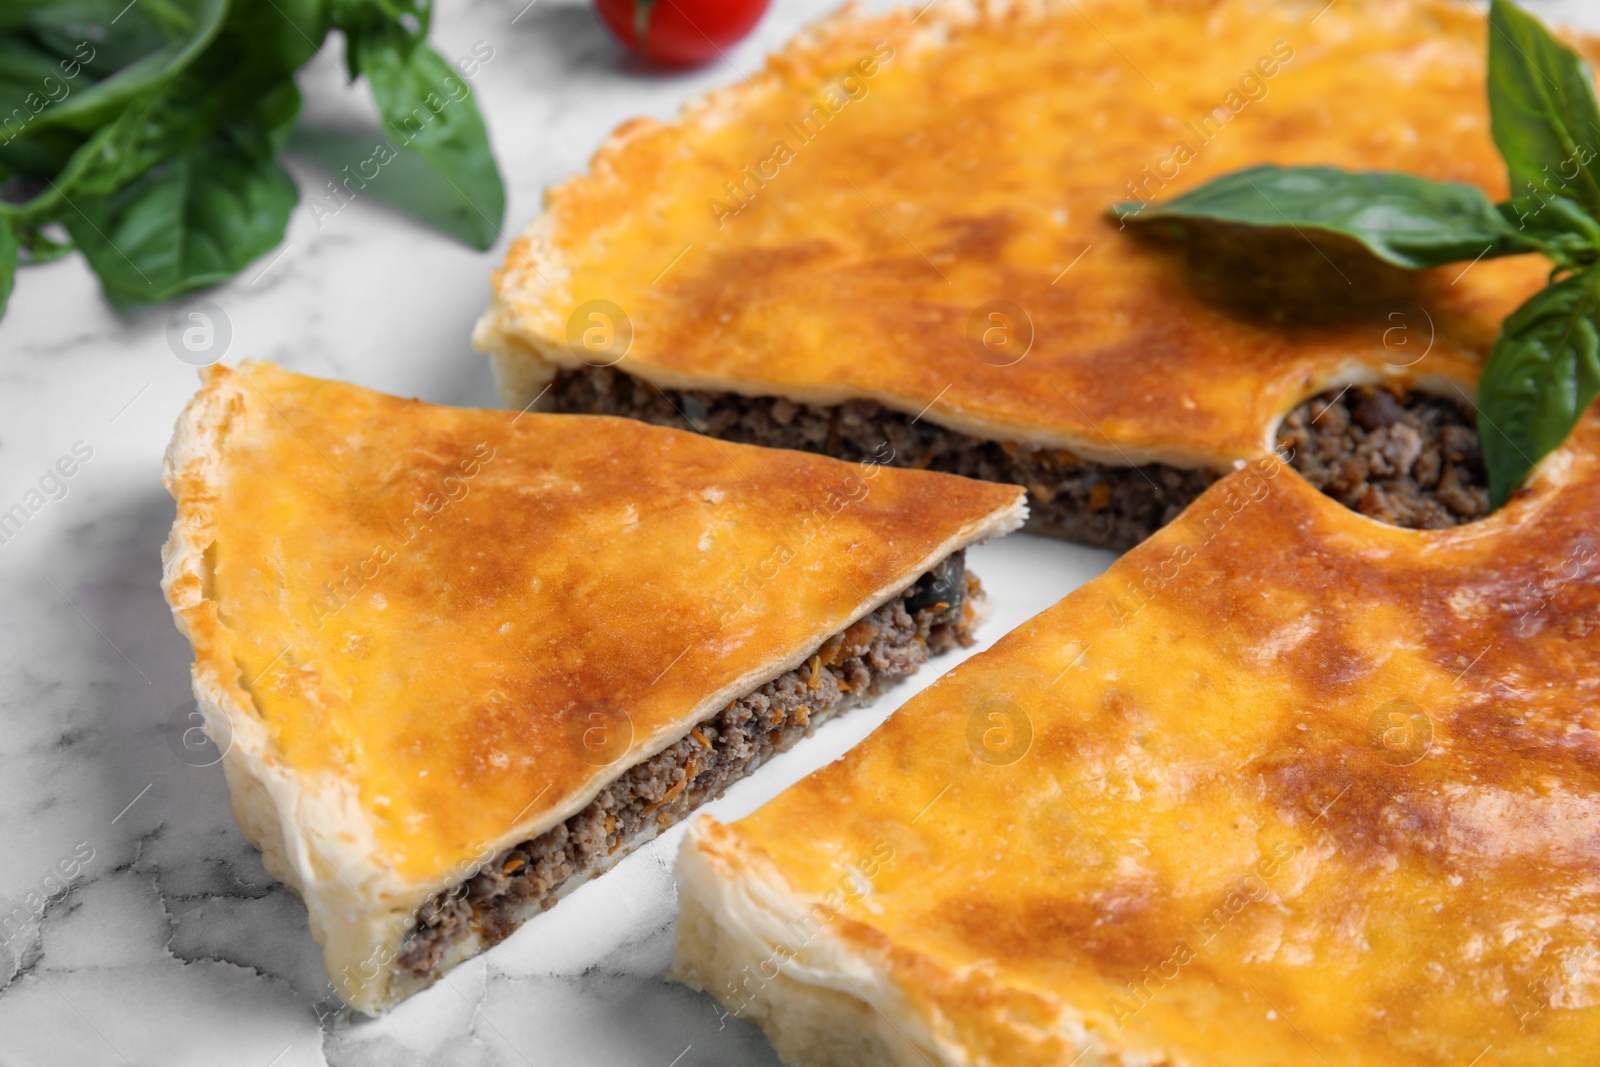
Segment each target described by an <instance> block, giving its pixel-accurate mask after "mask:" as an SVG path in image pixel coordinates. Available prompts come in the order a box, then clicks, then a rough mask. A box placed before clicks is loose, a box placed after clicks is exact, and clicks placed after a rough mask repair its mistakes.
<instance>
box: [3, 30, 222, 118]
mask: <svg viewBox="0 0 1600 1067" xmlns="http://www.w3.org/2000/svg"><path fill="white" fill-rule="evenodd" d="M242 6H244V7H249V6H251V5H250V4H249V3H248V0H246V2H244V3H243V4H242ZM227 15H228V0H165V2H163V3H160V4H153V5H152V4H144V3H141V4H136V5H134V6H133V7H132V8H131V9H127V5H126V4H122V5H119V4H117V3H115V2H112V3H62V4H52V5H50V6H49V7H48V8H46V9H45V11H43V12H41V13H40V14H38V15H35V16H34V18H33V19H32V20H31V23H32V28H33V29H34V30H35V31H36V33H37V34H38V36H39V37H40V38H42V39H43V40H44V41H45V43H46V45H47V46H50V47H51V50H52V51H54V52H55V53H56V54H57V55H58V56H59V57H60V62H61V63H63V64H71V65H72V66H71V67H67V68H64V69H79V71H80V73H79V75H78V77H82V76H83V74H82V67H83V65H84V64H90V65H91V70H92V69H93V68H94V67H100V68H101V69H104V67H105V66H107V65H108V64H109V65H112V68H113V70H114V71H115V73H113V74H112V75H111V76H110V77H107V78H105V79H104V80H102V81H98V82H95V83H94V84H91V85H86V86H84V87H83V88H81V89H79V90H77V91H75V92H73V93H71V94H70V95H69V96H67V97H65V98H63V99H62V100H61V101H60V102H59V103H55V104H52V105H51V106H50V107H48V108H46V109H45V110H44V111H42V112H41V113H40V114H39V122H40V123H41V124H43V125H47V126H64V127H67V128H69V129H72V130H75V131H77V132H79V133H90V132H92V131H93V130H95V129H97V128H98V127H99V126H101V125H102V124H103V123H106V122H109V121H111V120H112V119H114V118H115V117H116V116H117V115H118V114H120V113H121V111H122V109H123V108H124V107H126V106H128V105H129V104H130V103H132V102H135V101H138V100H140V99H142V98H143V97H145V96H146V95H147V94H149V93H151V92H154V91H156V90H157V89H159V88H160V87H161V86H162V85H164V84H166V83H167V82H168V81H169V80H171V79H172V78H173V77H175V76H176V75H177V74H178V73H179V72H180V71H182V70H184V69H185V68H187V67H188V66H189V65H190V64H191V63H192V62H194V60H195V59H196V58H198V57H199V56H200V55H201V54H202V53H203V52H204V51H205V50H206V48H207V47H208V46H209V45H210V44H211V42H212V41H214V40H215V39H216V37H217V34H218V33H220V32H221V31H222V28H223V24H224V23H225V21H226V20H227ZM74 80H76V79H74Z"/></svg>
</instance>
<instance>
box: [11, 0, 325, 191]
mask: <svg viewBox="0 0 1600 1067" xmlns="http://www.w3.org/2000/svg"><path fill="white" fill-rule="evenodd" d="M325 35H326V25H325V23H324V16H323V12H322V8H321V4H320V3H319V2H318V0H274V2H273V3H272V4H269V5H263V6H256V5H244V6H243V7H241V8H239V9H238V10H236V11H235V12H234V13H233V14H232V15H230V16H229V19H228V24H227V26H226V28H225V29H224V31H223V32H222V33H221V34H220V35H219V36H218V37H217V39H216V41H215V42H214V43H213V44H212V46H211V47H210V48H209V49H207V50H206V53H205V54H204V55H203V56H201V57H200V58H199V59H198V60H196V61H195V62H194V63H193V64H192V65H190V66H189V68H188V69H186V70H184V71H182V72H180V73H179V74H178V75H177V76H176V77H174V78H173V79H171V80H170V81H169V82H168V83H167V84H166V85H165V86H163V87H161V88H160V89H158V90H156V91H155V92H153V93H150V94H147V95H146V96H145V97H143V98H142V99H140V100H137V101H135V102H133V103H132V104H130V105H129V106H128V107H127V108H126V109H125V110H124V111H123V112H122V113H121V114H120V115H118V116H117V117H116V118H115V119H114V120H113V121H111V122H110V123H108V124H107V125H105V126H103V127H101V128H100V129H99V130H98V131H96V132H95V134H94V136H93V137H91V138H90V139H89V141H88V142H87V143H85V144H84V145H83V146H82V147H81V148H79V149H78V151H77V152H76V153H74V155H73V156H72V158H71V160H70V161H69V162H68V163H67V164H66V165H65V166H64V167H63V168H61V170H60V173H58V174H57V175H56V177H55V179H54V185H53V186H52V188H50V189H49V190H47V191H46V193H45V194H44V195H42V196H41V197H40V198H39V199H38V200H37V201H36V202H33V203H30V204H29V205H27V208H26V209H25V210H26V213H27V215H28V217H30V218H44V217H49V216H52V215H54V214H57V213H59V211H60V206H59V200H60V198H61V197H62V196H64V195H69V194H70V195H72V196H74V197H80V196H82V197H91V198H93V197H103V196H108V195H110V194H111V193H113V192H115V191H116V190H117V189H120V188H121V187H122V186H124V185H126V184H127V183H128V182H130V181H132V180H133V179H135V178H137V177H138V176H139V175H141V174H143V173H145V172H146V171H148V170H149V169H150V168H151V167H154V166H155V165H156V164H157V163H160V162H161V161H162V160H164V159H167V158H168V157H170V156H173V155H176V154H177V153H179V152H182V151H183V150H185V149H187V148H188V147H189V146H191V145H193V144H197V143H199V142H200V141H202V140H204V139H205V138H207V137H209V136H210V135H211V134H212V133H214V132H215V131H216V130H218V129H220V128H222V127H223V126H225V125H229V124H238V126H239V128H241V129H266V130H273V131H276V133H275V138H276V139H275V141H274V145H273V147H272V152H274V153H275V152H277V151H278V150H279V149H281V148H282V147H283V145H284V143H285V142H286V141H287V139H288V134H289V129H288V128H287V126H285V125H284V123H283V121H282V116H283V115H285V114H286V115H287V122H288V126H292V125H293V121H294V117H295V116H296V115H298V113H299V108H300V95H299V91H298V90H297V89H296V88H295V87H294V85H293V83H292V81H291V80H290V79H291V76H292V75H293V74H294V72H295V70H297V69H298V68H299V67H300V66H301V65H302V64H303V63H305V62H306V61H307V60H309V59H310V58H311V56H312V55H313V54H314V53H315V51H316V48H317V47H318V44H319V42H320V41H321V40H322V37H323V36H325ZM243 116H250V117H252V118H253V120H254V121H251V122H245V123H240V122H239V120H240V118H241V117H243ZM275 116H276V117H275Z"/></svg>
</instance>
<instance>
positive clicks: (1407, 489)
mask: <svg viewBox="0 0 1600 1067" xmlns="http://www.w3.org/2000/svg"><path fill="white" fill-rule="evenodd" d="M1278 441H1279V444H1280V445H1287V446H1288V447H1290V448H1293V449H1294V455H1293V458H1292V459H1291V460H1290V462H1291V463H1292V464H1293V465H1294V468H1295V469H1296V470H1298V471H1299V472H1300V473H1301V474H1303V475H1305V478H1306V480H1307V481H1308V482H1310V483H1311V484H1312V485H1314V486H1316V487H1317V488H1318V489H1320V490H1322V491H1323V492H1324V493H1327V494H1328V495H1329V496H1331V497H1333V498H1334V499H1335V500H1337V501H1339V502H1340V503H1341V504H1343V505H1345V506H1346V507H1348V508H1351V509H1352V510H1354V511H1358V512H1360V513H1361V514H1363V515H1368V516H1371V517H1372V518H1374V519H1379V520H1381V521H1383V522H1387V523H1390V524H1392V525H1394V526H1406V527H1410V528H1412V529H1420V530H1438V529H1443V528H1444V527H1447V526H1455V525H1457V524H1459V523H1463V522H1471V521H1472V520H1473V519H1481V518H1482V517H1483V516H1485V515H1487V514H1488V513H1489V492H1488V488H1487V487H1488V478H1487V475H1486V474H1485V472H1484V468H1483V457H1482V455H1481V453H1480V452H1479V450H1478V431H1477V429H1476V428H1475V426H1474V419H1473V413H1472V411H1471V409H1470V408H1468V407H1466V406H1465V405H1463V404H1458V403H1456V402H1455V401H1453V400H1450V399H1448V398H1446V397H1442V396H1430V395H1428V394H1426V393H1401V392H1393V391H1391V390H1389V389H1385V388H1381V387H1373V386H1355V387H1352V388H1350V389H1347V390H1343V391H1341V392H1339V393H1325V394H1323V395H1322V396H1319V397H1313V398H1312V399H1310V400H1308V401H1306V402H1305V403H1304V404H1301V405H1300V406H1299V407H1297V408H1295V409H1294V410H1293V411H1291V412H1290V413H1289V415H1288V417H1287V418H1286V419H1284V420H1283V428H1282V429H1280V430H1279V431H1278Z"/></svg>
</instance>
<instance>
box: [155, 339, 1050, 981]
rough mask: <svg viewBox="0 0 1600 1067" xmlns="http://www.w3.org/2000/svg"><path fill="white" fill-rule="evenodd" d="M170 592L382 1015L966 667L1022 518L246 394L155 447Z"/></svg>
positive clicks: (247, 784)
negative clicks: (703, 808)
mask: <svg viewBox="0 0 1600 1067" xmlns="http://www.w3.org/2000/svg"><path fill="white" fill-rule="evenodd" d="M166 482H167V486H168V488H169V489H170V490H171V492H172V494H173V496H174V497H175V498H176V499H177V502H178V517H177V522H176V524H175V525H174V526H173V530H172V536H171V538H170V540H169V541H168V543H167V547H166V552H165V556H164V559H165V564H166V574H165V580H164V583H163V584H164V588H165V589H166V593H167V598H168V600H169V601H171V603H172V607H173V612H174V614H175V616H176V617H177V622H178V626H179V628H180V629H181V630H183V632H184V633H186V634H187V635H188V636H189V637H190V639H191V640H192V641H193V643H194V647H195V665H194V689H195V696H196V698H197V699H198V700H199V701H200V702H201V706H202V708H203V709H207V710H209V711H210V713H211V714H210V718H211V723H210V729H211V731H212V733H213V735H214V736H215V737H216V739H217V740H218V742H219V744H221V745H223V747H224V748H225V749H226V756H225V760H224V767H225V769H226V771H227V777H228V783H229V787H230V790H231V792H232V795H233V805H234V812H235V814H236V816H237V817H238V820H239V824H240V826H241V828H242V829H243V830H244V833H245V836H246V837H248V838H249V839H250V840H251V841H252V842H253V843H254V844H255V845H256V846H257V847H259V848H260V849H261V851H262V853H263V855H264V859H265V862H266V865H267V868H268V869H269V870H270V871H271V872H272V873H273V875H274V876H276V877H278V878H280V879H282V880H283V881H284V882H286V883H287V884H288V885H289V886H290V887H292V888H293V889H294V890H295V892H296V893H298V894H299V895H300V896H301V898H302V899H303V900H304V901H305V904H306V907H307V910H308V911H309V912H310V919H311V930H312V933H313V934H314V935H315V937H316V938H317V940H318V942H320V943H321V945H322V947H323V955H324V961H325V963H326V965H327V969H328V973H329V975H330V976H331V978H332V979H333V982H334V985H335V987H336V989H337V990H338V992H339V994H340V995H341V996H342V997H344V998H345V1000H347V1001H348V1002H349V1003H350V1004H351V1005H352V1006H354V1007H356V1008H359V1009H361V1010H363V1011H367V1012H378V1011H381V1010H383V1009H385V1008H387V1007H389V1006H391V1005H393V1004H394V1003H395V1002H396V1001H398V1000H399V999H401V998H402V997H404V996H406V995H408V994H410V993H411V992H414V991H416V990H418V989H420V988H422V987H425V986H427V985H429V984H430V983H432V982H434V981H436V980H437V979H438V978H439V976H440V975H441V974H443V973H444V972H445V971H447V970H448V969H449V968H450V967H452V966H454V965H455V964H457V963H459V962H461V961H462V960H463V959H466V958H467V957H470V956H472V955H474V954H476V953H478V952H481V951H482V950H483V949H484V948H486V947H488V946H490V945H493V944H495V943H496V942H497V941H499V940H501V939H502V938H504V937H506V936H507V935H508V934H509V933H510V932H511V931H512V930H514V929H515V928H516V927H517V925H518V924H519V923H521V922H523V921H524V920H525V919H527V918H529V917H530V916H531V915H533V914H535V913H537V912H539V911H540V910H542V909H544V908H546V907H549V906H550V905H551V904H553V903H554V902H555V901H556V900H557V898H559V897H560V896H561V895H562V894H564V893H566V892H567V891H569V890H571V889H573V888H574V887H576V886H577V885H578V884H580V883H581V882H583V881H585V880H587V879H588V878H590V877H592V876H594V875H597V874H599V873H601V872H603V871H605V870H606V869H607V868H609V867H610V866H611V865H612V864H614V863H616V862H617V860H618V859H620V858H621V857H622V856H623V855H625V854H626V853H627V852H628V851H629V850H630V849H632V848H634V847H636V846H637V845H639V844H640V843H641V842H644V841H646V840H648V839H649V838H650V837H652V836H653V835H654V834H656V833H657V832H658V831H659V830H660V829H662V828H663V827H666V826H669V825H671V824H672V823H674V822H676V821H677V820H679V819H681V818H683V817H684V815H685V814H686V813H688V812H689V811H690V810H692V809H693V808H694V807H696V806H697V805H699V804H700V803H701V802H702V801H705V800H707V799H709V798H712V797H715V796H716V795H718V794H719V793H720V792H721V791H722V790H723V788H724V787H725V786H727V784H728V783H729V782H731V781H733V780H735V779H738V778H740V777H742V776H744V775H745V774H747V773H749V772H750V771H751V770H752V769H753V768H754V767H756V766H757V765H758V764H760V763H761V762H762V761H763V760H765V759H766V758H767V757H768V756H770V755H771V754H772V753H773V752H775V751H778V750H781V749H784V748H787V747H789V746H790V745H792V744H793V743H794V742H795V741H796V740H797V739H798V738H800V737H801V736H803V735H804V734H806V733H807V732H808V731H809V730H810V729H811V728H812V727H814V726H815V725H816V724H817V723H818V722H820V721H821V720H823V719H825V718H827V717H828V716H830V715H833V714H835V713H836V712H838V711H840V710H841V709H843V708H845V707H847V706H849V705H851V704H854V703H857V702H860V701H862V700H864V699H867V698H869V697H871V696H873V695H874V694H875V693H877V692H878V690H879V688H880V687H881V686H883V685H884V684H886V683H888V682H890V681H892V680H893V679H895V678H897V677H900V676H902V675H905V674H908V673H910V672H912V671H914V670H915V669H916V668H917V667H918V666H919V665H920V664H921V663H923V662H925V661H926V660H927V658H928V657H929V655H930V654H932V653H935V652H939V651H942V650H945V649H948V648H950V647H952V646H954V645H956V644H961V643H966V642H968V641H969V640H970V639H969V637H968V633H969V629H970V627H971V626H972V625H973V622H974V619H975V609H976V601H977V600H978V598H979V596H980V590H979V588H978V585H977V583H976V581H975V580H974V579H973V578H971V577H970V576H969V575H967V574H966V573H965V571H964V567H963V556H962V553H963V549H964V548H965V546H967V545H969V544H971V543H973V542H974V541H977V540H980V539H982V538H985V537H989V536H993V535H996V534H1000V533H1004V532H1006V531H1007V530H1010V529H1012V528H1014V527H1015V526H1017V525H1018V524H1020V523H1021V521H1022V519H1023V516H1024V510H1023V505H1022V503H1021V492H1020V491H1019V490H1017V489H1015V488H1011V487H1001V486H996V485H990V484H986V483H983V482H975V481H969V480H966V479H961V478H954V477H950V476H946V475H934V474H929V473H922V472H910V471H900V470H895V469H890V468H885V467H881V466H870V465H854V464H846V463H841V462H838V461H836V460H831V459H827V458H824V457H820V456H813V455H808V454H804V453H798V452H785V451H777V450H769V449H759V448H749V447H744V446H736V445H728V444H723V443H719V442H716V441H713V440H710V439H708V438H705V437H701V436H699V435H696V434H692V433H683V432H679V431H675V430H666V429H661V428H658V427H652V426H647V425H645V424H644V423H641V422H636V421H633V420H625V419H614V418H589V417H580V416H562V415H541V414H514V413H511V412H497V411H476V410H466V409H459V408H448V407H435V406H433V405H430V404H424V403H420V402H418V401H414V400H401V399H397V398H395V397H390V396H385V395H383V394H380V393H375V392H371V391H369V390H366V389H361V388H357V387H355V386H352V385H345V384H341V383H338V382H330V381H322V380H319V379H316V378H307V377H302V376H300V375H298V374H292V373H289V372H287V371H284V370H281V369H279V368H277V367H275V366H273V365H271V364H268V363H253V364H246V365H244V366H243V367H241V368H239V369H238V370H232V371H230V370H227V369H224V368H220V367H218V368H213V369H211V370H210V371H208V372H207V373H206V375H205V384H204V386H203V388H201V390H200V392H199V393H198V394H197V395H196V397H195V398H194V400H193V401H192V402H191V403H190V404H189V406H188V408H187V409H186V410H185V412H184V414H183V416H182V418H181V419H180V420H179V422H178V427H177V432H176V434H175V436H174V438H173V442H172V445H171V447H170V449H169V451H168V454H167V470H166Z"/></svg>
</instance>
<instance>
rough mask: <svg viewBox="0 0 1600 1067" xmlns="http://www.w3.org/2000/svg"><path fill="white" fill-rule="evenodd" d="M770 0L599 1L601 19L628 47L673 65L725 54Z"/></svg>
mask: <svg viewBox="0 0 1600 1067" xmlns="http://www.w3.org/2000/svg"><path fill="white" fill-rule="evenodd" d="M767 2H768V0H595V7H596V8H598V9H599V11H600V18H601V21H603V22H604V23H605V24H606V27H607V28H608V29H610V30H611V32H612V33H613V34H614V35H615V36H616V38H617V40H619V41H621V42H622V43H623V44H625V45H627V46H628V47H629V48H631V49H633V50H634V51H635V52H638V53H639V54H640V55H642V56H646V57H648V58H650V59H653V60H655V61H656V62H657V63H664V64H667V65H668V66H674V67H688V66H694V65H695V64H698V63H705V62H708V61H709V60H713V59H716V58H718V57H719V56H721V55H722V53H723V51H725V50H726V49H728V48H729V47H731V46H732V45H734V44H737V43H738V42H739V41H741V40H743V39H744V36H745V35H746V34H747V33H749V32H750V31H751V30H752V29H754V28H755V24H756V23H758V22H760V21H761V16H762V15H764V14H766V11H767Z"/></svg>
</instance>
